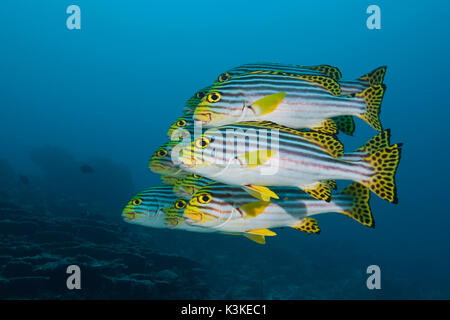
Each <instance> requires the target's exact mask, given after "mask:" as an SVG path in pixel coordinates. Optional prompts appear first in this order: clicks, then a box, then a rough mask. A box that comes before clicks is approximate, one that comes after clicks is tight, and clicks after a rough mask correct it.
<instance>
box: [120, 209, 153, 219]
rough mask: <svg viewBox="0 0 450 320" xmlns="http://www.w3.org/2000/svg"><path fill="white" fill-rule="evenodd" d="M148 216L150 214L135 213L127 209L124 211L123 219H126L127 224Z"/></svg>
mask: <svg viewBox="0 0 450 320" xmlns="http://www.w3.org/2000/svg"><path fill="white" fill-rule="evenodd" d="M146 216H148V214H146V213H142V212H136V211H134V210H132V209H129V208H125V209H124V210H123V211H122V217H123V218H124V220H125V221H126V222H129V221H134V220H137V219H140V218H143V217H146Z"/></svg>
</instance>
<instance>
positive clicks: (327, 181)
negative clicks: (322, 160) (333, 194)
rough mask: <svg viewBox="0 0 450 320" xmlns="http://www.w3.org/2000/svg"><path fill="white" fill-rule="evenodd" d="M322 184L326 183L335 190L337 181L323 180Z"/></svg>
mask: <svg viewBox="0 0 450 320" xmlns="http://www.w3.org/2000/svg"><path fill="white" fill-rule="evenodd" d="M322 182H323V183H324V184H327V185H329V186H330V188H331V190H337V183H336V180H323V181H322Z"/></svg>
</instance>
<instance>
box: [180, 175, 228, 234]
mask: <svg viewBox="0 0 450 320" xmlns="http://www.w3.org/2000/svg"><path fill="white" fill-rule="evenodd" d="M214 184H215V183H212V184H210V185H208V186H206V187H204V188H202V189H200V190H199V191H198V192H196V193H195V194H194V196H192V198H191V199H190V200H189V203H188V204H187V206H186V209H185V210H184V218H185V219H186V222H187V223H189V224H191V225H202V226H205V227H212V228H214V227H216V228H218V227H219V226H221V225H223V224H224V223H226V222H227V221H228V219H229V218H231V216H232V214H233V212H234V211H235V209H234V207H233V205H232V204H231V203H229V202H227V201H226V200H225V199H222V198H221V197H220V196H218V195H216V194H215V193H214V192H213V190H211V189H210V188H209V186H211V185H214Z"/></svg>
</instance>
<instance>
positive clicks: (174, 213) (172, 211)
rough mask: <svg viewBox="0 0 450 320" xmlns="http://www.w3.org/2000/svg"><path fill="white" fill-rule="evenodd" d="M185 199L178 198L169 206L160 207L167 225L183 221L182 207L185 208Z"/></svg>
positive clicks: (175, 224)
mask: <svg viewBox="0 0 450 320" xmlns="http://www.w3.org/2000/svg"><path fill="white" fill-rule="evenodd" d="M186 205H187V200H185V199H183V198H178V199H177V200H176V201H175V202H174V203H172V205H171V206H169V207H166V208H164V209H162V213H163V214H164V220H165V223H166V225H167V226H168V227H171V228H173V227H176V226H179V225H181V224H182V223H183V222H184V220H185V219H184V216H183V213H184V209H185V208H186Z"/></svg>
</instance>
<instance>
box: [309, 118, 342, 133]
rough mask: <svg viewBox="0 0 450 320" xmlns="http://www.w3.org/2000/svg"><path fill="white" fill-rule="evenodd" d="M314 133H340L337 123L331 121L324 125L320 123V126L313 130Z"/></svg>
mask: <svg viewBox="0 0 450 320" xmlns="http://www.w3.org/2000/svg"><path fill="white" fill-rule="evenodd" d="M311 129H312V130H314V131H317V132H322V133H327V134H336V133H338V130H339V129H338V126H337V125H336V123H335V122H334V121H333V120H331V119H326V120H325V121H323V122H322V123H320V124H319V125H317V126H315V127H313V128H311Z"/></svg>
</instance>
